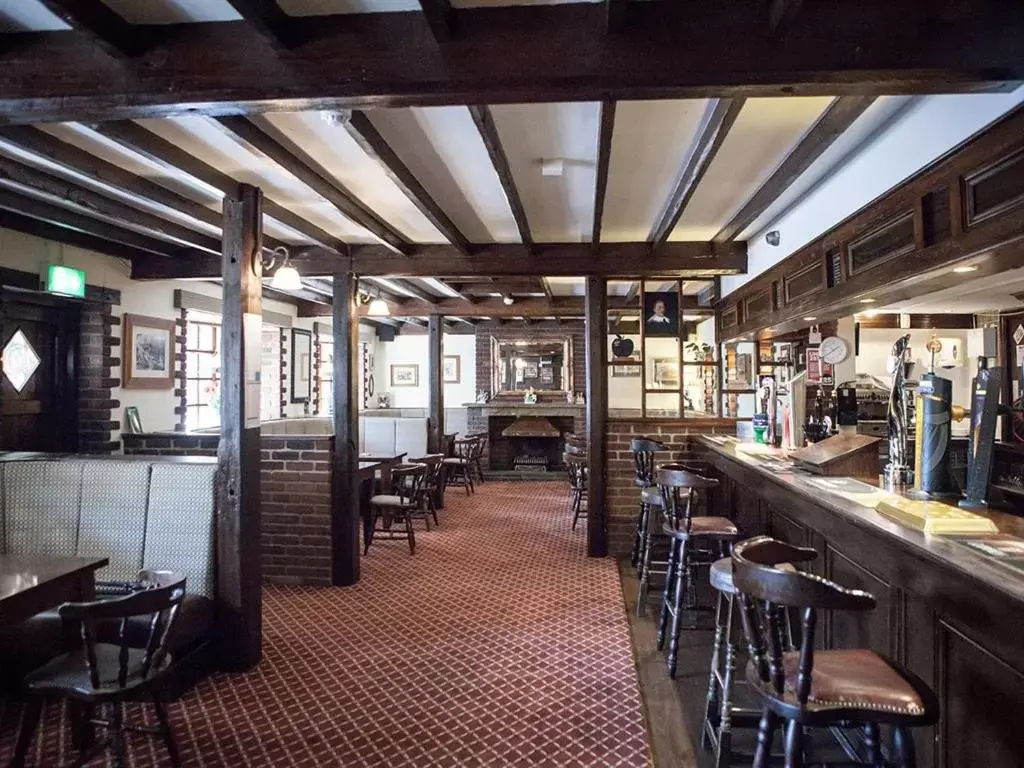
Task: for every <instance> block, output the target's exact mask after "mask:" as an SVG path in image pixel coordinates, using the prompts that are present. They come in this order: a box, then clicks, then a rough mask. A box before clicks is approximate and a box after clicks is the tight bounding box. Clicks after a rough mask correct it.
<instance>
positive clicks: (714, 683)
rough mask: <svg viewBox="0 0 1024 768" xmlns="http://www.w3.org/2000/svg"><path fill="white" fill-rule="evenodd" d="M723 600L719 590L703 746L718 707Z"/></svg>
mask: <svg viewBox="0 0 1024 768" xmlns="http://www.w3.org/2000/svg"><path fill="white" fill-rule="evenodd" d="M723 602H725V595H724V594H723V593H721V592H719V593H718V597H717V598H716V600H715V637H714V640H712V641H711V642H712V645H711V672H710V674H709V675H708V692H707V693H706V694H705V696H704V728H702V729H701V734H702V737H701V742H702V743H703V744H704V746H705V747H707V746H708V745H710V742H711V738H710V736H709V735H708V728H709V725H710V724H711V723H712V722H713V720H714V717H715V714H716V712H715V710H717V709H718V706H717V705H718V698H719V695H718V680H717V678H716V674H715V673H716V672H718V668H719V664H720V662H721V657H722V637H723V631H722V629H723V624H722V603H723Z"/></svg>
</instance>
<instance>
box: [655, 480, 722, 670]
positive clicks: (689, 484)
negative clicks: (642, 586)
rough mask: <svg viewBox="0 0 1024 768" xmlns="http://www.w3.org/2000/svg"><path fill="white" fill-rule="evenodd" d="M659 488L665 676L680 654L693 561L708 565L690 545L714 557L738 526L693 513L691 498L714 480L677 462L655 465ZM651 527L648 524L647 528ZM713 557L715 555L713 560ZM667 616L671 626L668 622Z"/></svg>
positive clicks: (660, 644)
mask: <svg viewBox="0 0 1024 768" xmlns="http://www.w3.org/2000/svg"><path fill="white" fill-rule="evenodd" d="M656 477H657V478H658V487H659V488H660V489H661V497H662V500H663V504H664V508H663V510H662V514H663V517H664V521H665V522H664V525H663V527H662V530H663V531H664V533H665V535H666V536H668V537H669V539H670V541H669V549H668V572H667V574H666V580H665V589H664V590H662V593H661V615H660V616H659V618H658V650H661V649H662V648H664V647H665V639H666V636H667V637H668V674H669V677H672V678H674V677H675V676H676V662H677V660H678V658H679V631H680V630H681V629H682V627H681V617H682V612H683V610H684V609H686V608H687V607H688V606H687V602H688V601H689V600H692V598H691V592H692V590H693V587H694V583H693V569H694V567H695V566H698V565H709V566H710V565H711V564H712V562H713V561H707V562H702V561H700V560H698V559H697V558H696V557H695V553H694V545H696V544H698V543H700V544H703V545H705V546H709V547H711V548H712V549H713V550H718V557H721V556H724V555H727V554H728V551H729V546H730V544H731V543H732V541H733V540H734V539H735V538H736V537H737V536H738V535H739V530H738V529H737V528H736V526H735V525H734V524H733V522H732V521H731V520H730V519H729V518H727V517H713V516H704V515H702V516H699V517H694V515H693V508H694V502H695V501H696V499H697V495H698V493H700V492H702V491H706V490H708V489H709V488H714V487H716V486H717V485H718V481H717V480H715V479H713V478H710V477H703V476H702V475H698V474H696V473H695V472H693V471H691V470H690V469H688V468H686V467H684V466H683V465H682V464H662V465H661V466H659V467H658V469H657V475H656ZM648 528H650V526H648ZM716 559H717V558H716ZM669 617H671V625H670V624H669Z"/></svg>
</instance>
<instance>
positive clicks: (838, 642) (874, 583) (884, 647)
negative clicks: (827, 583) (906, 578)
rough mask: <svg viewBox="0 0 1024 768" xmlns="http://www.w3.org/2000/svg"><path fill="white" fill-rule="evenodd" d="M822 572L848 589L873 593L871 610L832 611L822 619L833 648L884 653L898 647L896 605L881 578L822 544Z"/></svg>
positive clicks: (885, 582) (894, 652)
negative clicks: (872, 607) (873, 598)
mask: <svg viewBox="0 0 1024 768" xmlns="http://www.w3.org/2000/svg"><path fill="white" fill-rule="evenodd" d="M825 576H826V578H829V579H831V580H832V581H834V582H836V583H837V584H842V585H843V586H844V587H846V588H848V589H860V590H863V591H865V592H870V593H871V594H872V595H874V596H875V600H876V601H877V606H876V607H875V610H873V611H858V612H854V611H835V612H832V613H830V614H829V616H828V618H827V619H826V622H827V623H826V630H825V632H826V634H825V636H826V638H828V642H829V644H830V645H831V646H833V647H836V648H840V647H842V648H869V649H871V650H872V651H877V652H878V653H884V654H886V655H888V656H896V654H897V650H898V647H897V646H898V643H897V626H896V622H895V621H894V619H895V618H896V616H895V612H896V605H895V602H896V601H895V600H894V599H893V596H892V595H891V594H890V590H891V589H892V588H891V585H890V584H889V582H887V581H886V580H885V579H883V578H881V577H880V576H878V575H877V574H875V573H872V571H871V570H870V569H869V568H868V567H866V566H864V565H861V564H859V563H856V562H854V561H853V560H851V559H850V558H849V557H847V556H846V555H844V554H843V553H842V552H840V551H839V550H838V549H837V548H836V547H835V546H833V545H831V544H827V545H826V547H825Z"/></svg>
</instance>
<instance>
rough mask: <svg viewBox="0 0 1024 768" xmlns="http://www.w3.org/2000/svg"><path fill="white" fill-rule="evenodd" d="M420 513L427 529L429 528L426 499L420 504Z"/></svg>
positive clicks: (428, 512) (428, 511)
mask: <svg viewBox="0 0 1024 768" xmlns="http://www.w3.org/2000/svg"><path fill="white" fill-rule="evenodd" d="M420 513H421V514H422V515H423V522H424V523H426V524H427V530H428V531H429V530H430V510H429V509H428V508H427V501H426V499H424V500H423V502H422V503H421V504H420Z"/></svg>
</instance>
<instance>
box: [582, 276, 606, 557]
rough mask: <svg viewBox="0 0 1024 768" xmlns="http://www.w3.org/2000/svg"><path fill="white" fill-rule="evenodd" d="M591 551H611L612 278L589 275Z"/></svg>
mask: <svg viewBox="0 0 1024 768" xmlns="http://www.w3.org/2000/svg"><path fill="white" fill-rule="evenodd" d="M586 326H587V327H586V331H587V457H588V460H589V462H590V479H589V485H588V494H587V554H588V555H589V556H590V557H604V556H605V555H607V554H608V532H607V530H606V529H605V528H606V518H605V497H606V494H605V489H606V481H605V465H606V461H605V455H604V443H605V435H604V428H605V421H606V420H607V418H608V365H607V357H608V281H607V280H606V279H605V278H603V277H588V278H587V295H586Z"/></svg>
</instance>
